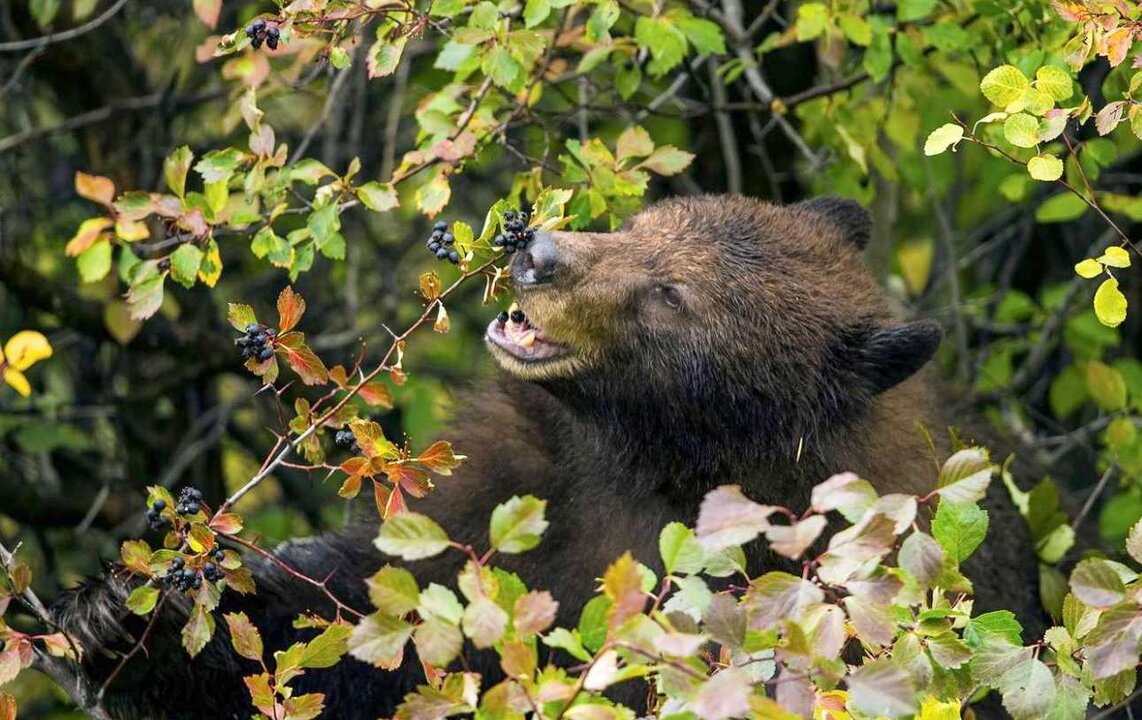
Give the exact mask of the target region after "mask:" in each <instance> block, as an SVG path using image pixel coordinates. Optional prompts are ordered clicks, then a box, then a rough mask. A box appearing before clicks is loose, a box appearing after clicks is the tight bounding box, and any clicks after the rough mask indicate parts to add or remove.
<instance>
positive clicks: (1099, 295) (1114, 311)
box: [1094, 278, 1127, 327]
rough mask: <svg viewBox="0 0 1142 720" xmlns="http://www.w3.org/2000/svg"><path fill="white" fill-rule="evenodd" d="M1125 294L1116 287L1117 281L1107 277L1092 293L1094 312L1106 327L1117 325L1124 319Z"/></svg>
mask: <svg viewBox="0 0 1142 720" xmlns="http://www.w3.org/2000/svg"><path fill="white" fill-rule="evenodd" d="M1126 307H1127V303H1126V296H1125V295H1123V294H1122V291H1121V290H1119V289H1118V281H1117V280H1115V279H1114V278H1107V279H1106V280H1104V281H1103V282H1102V284H1101V285H1099V286H1098V290H1097V291H1095V294H1094V312H1095V315H1097V316H1098V321H1099V322H1101V323H1102V324H1103V325H1106V326H1107V327H1118V326H1119V325H1121V324H1122V321H1123V320H1125V319H1126Z"/></svg>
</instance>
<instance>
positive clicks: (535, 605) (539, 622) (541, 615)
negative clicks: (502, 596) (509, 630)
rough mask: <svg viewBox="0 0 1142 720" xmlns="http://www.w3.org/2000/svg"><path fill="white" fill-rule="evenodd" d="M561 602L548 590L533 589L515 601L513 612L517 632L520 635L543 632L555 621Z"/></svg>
mask: <svg viewBox="0 0 1142 720" xmlns="http://www.w3.org/2000/svg"><path fill="white" fill-rule="evenodd" d="M558 609H559V603H558V602H556V600H555V598H553V597H552V596H551V593H549V592H547V591H546V590H542V591H535V590H533V591H531V592H529V593H528V594H526V595H523V596H521V597H519V598H518V599H517V600H516V601H515V613H514V614H513V617H514V618H515V619H514V622H515V629H516V632H517V633H519V634H520V635H534V634H537V633H541V632H543V631H544V630H546V629H547V628H549V627H551V625H552V624H553V623H554V622H555V612H556V611H557V610H558Z"/></svg>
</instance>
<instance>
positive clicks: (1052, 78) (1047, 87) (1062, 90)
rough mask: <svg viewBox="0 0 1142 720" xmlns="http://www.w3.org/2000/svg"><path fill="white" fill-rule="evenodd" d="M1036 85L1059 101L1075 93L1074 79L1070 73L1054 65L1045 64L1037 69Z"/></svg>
mask: <svg viewBox="0 0 1142 720" xmlns="http://www.w3.org/2000/svg"><path fill="white" fill-rule="evenodd" d="M1035 85H1036V86H1037V87H1038V88H1039V89H1040V90H1042V91H1043V92H1045V93H1047V94H1048V95H1050V96H1051V98H1052V99H1054V100H1058V101H1063V100H1066V99H1067V98H1069V97H1070V96H1071V95H1073V94H1074V81H1072V80H1071V76H1070V74H1068V73H1067V72H1066V71H1065V70H1063V69H1061V68H1058V67H1055V66H1054V65H1044V66H1043V67H1041V68H1039V69H1038V70H1036V71H1035Z"/></svg>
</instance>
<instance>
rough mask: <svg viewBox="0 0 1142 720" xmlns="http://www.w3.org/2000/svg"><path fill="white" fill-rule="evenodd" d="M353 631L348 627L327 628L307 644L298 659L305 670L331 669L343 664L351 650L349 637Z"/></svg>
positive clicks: (336, 625)
mask: <svg viewBox="0 0 1142 720" xmlns="http://www.w3.org/2000/svg"><path fill="white" fill-rule="evenodd" d="M352 631H353V629H352V628H351V627H349V626H348V625H341V624H334V625H330V626H329V627H327V628H325V630H323V631H322V632H321V634H320V635H318V636H317V637H315V638H313V639H312V640H310V641H309V642H308V643H306V644H305V650H304V651H303V652H302V653H301V657H300V658H299V659H298V665H300V666H301V667H303V668H311V669H315V670H316V669H321V668H330V667H333V666H334V665H336V664H337V663H339V662H341V658H342V657H343V656H344V655H345V653H346V652H348V650H349V644H348V643H349V636H350V634H352Z"/></svg>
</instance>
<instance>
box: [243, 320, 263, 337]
mask: <svg viewBox="0 0 1142 720" xmlns="http://www.w3.org/2000/svg"><path fill="white" fill-rule="evenodd" d="M261 329H262V326H261V325H258V324H257V323H250V324H249V325H247V326H246V334H247V335H250V336H251V337H252V336H253V335H255V334H257V332H258V331H259V330H261Z"/></svg>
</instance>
